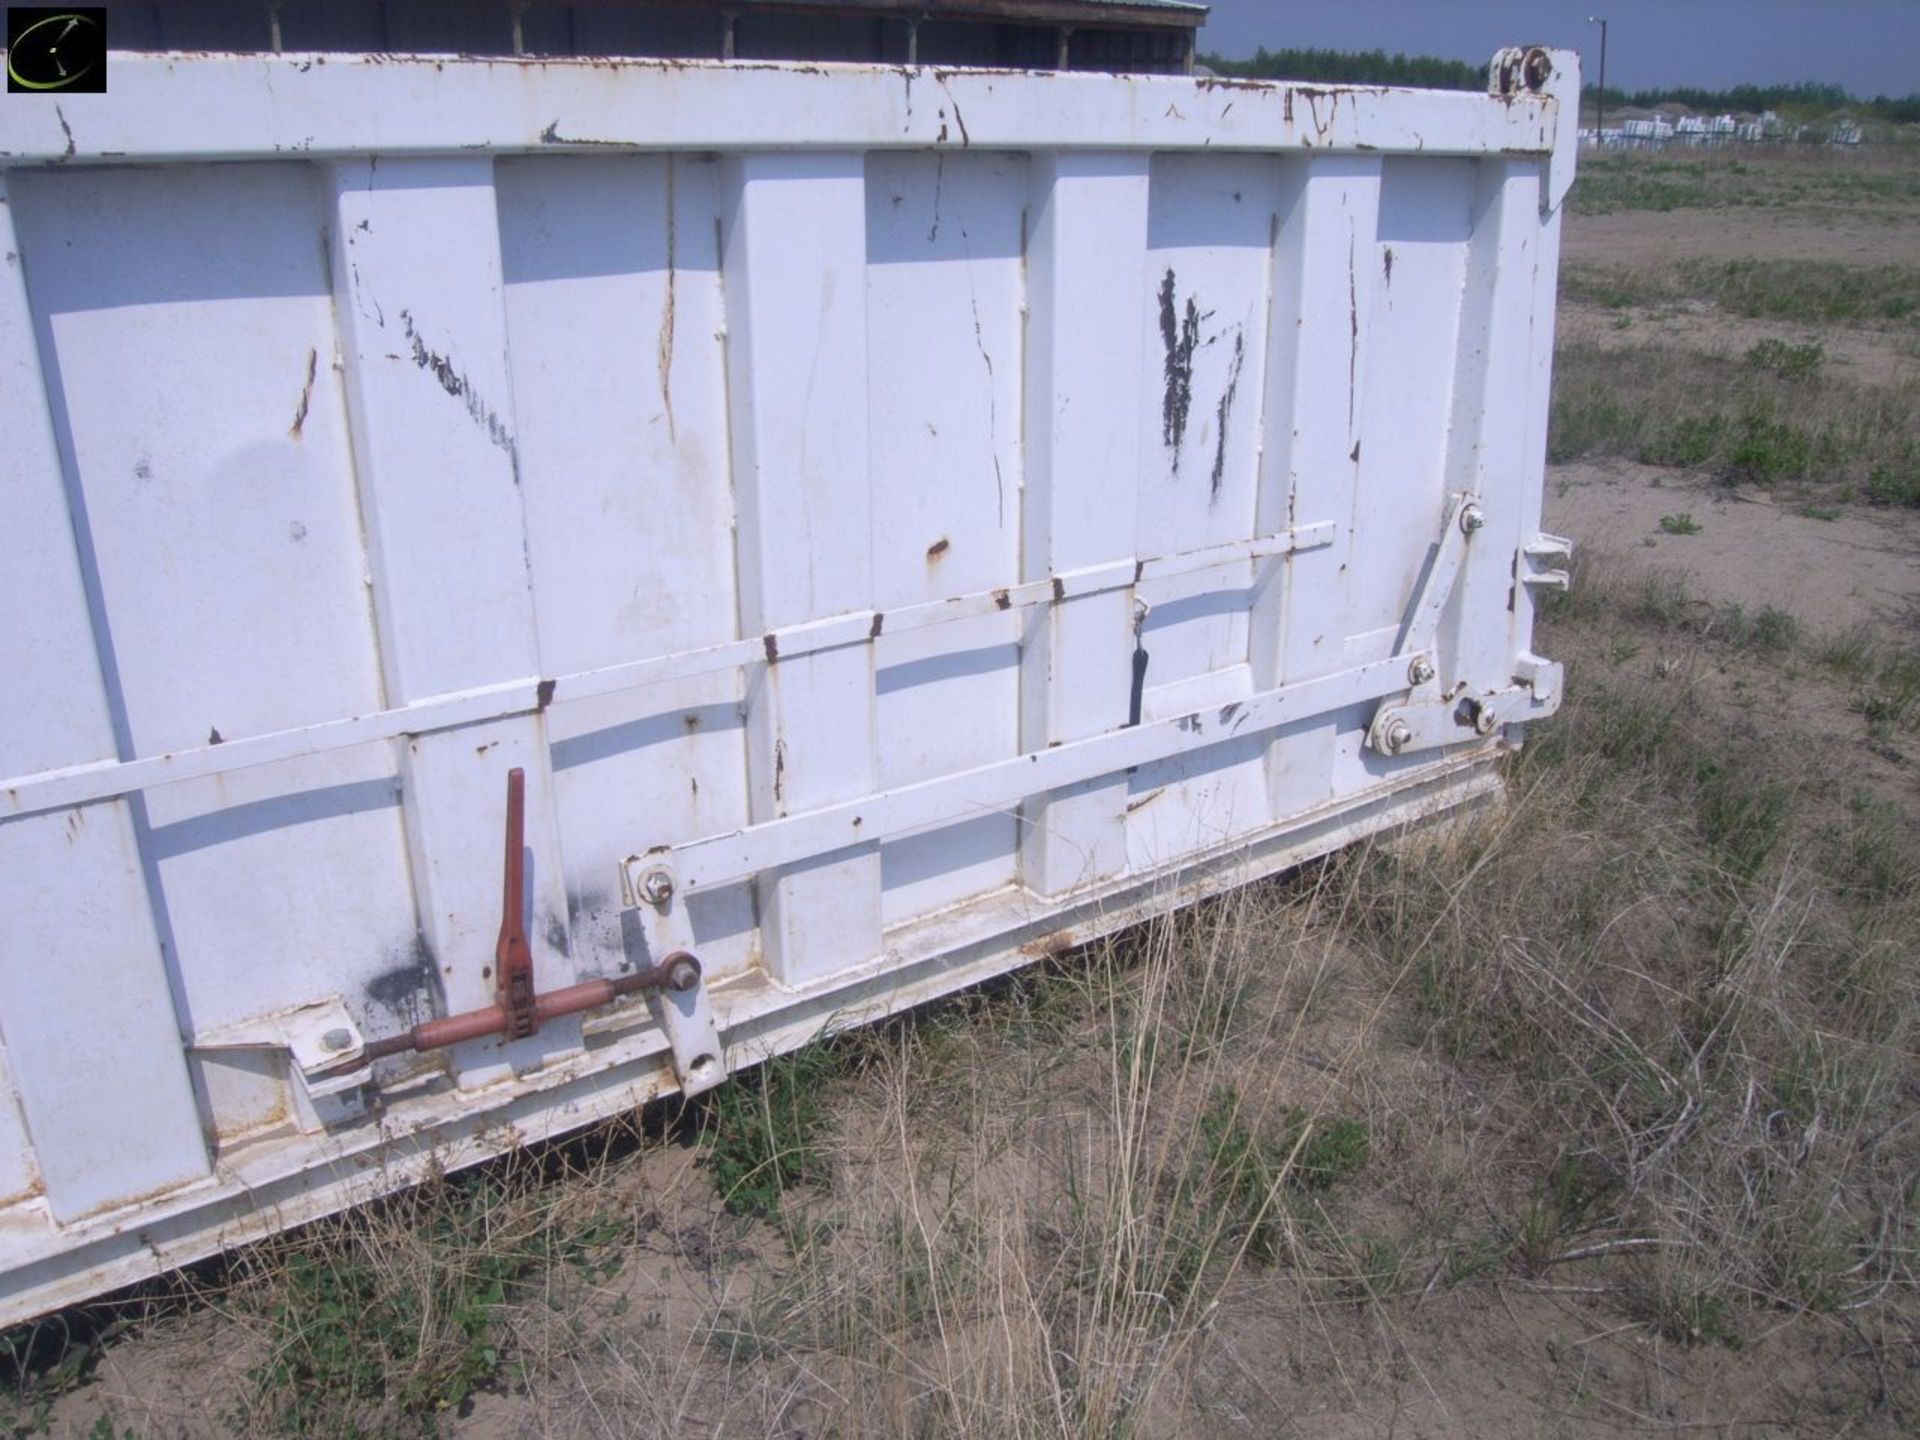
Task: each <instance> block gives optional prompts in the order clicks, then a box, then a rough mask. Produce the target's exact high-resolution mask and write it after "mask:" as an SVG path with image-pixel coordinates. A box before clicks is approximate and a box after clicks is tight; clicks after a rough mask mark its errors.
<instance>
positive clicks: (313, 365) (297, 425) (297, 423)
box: [287, 345, 320, 440]
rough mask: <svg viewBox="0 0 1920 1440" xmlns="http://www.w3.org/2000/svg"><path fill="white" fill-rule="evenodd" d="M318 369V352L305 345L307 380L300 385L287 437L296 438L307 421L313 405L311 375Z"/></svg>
mask: <svg viewBox="0 0 1920 1440" xmlns="http://www.w3.org/2000/svg"><path fill="white" fill-rule="evenodd" d="M319 369H320V352H319V350H317V349H316V348H314V347H313V346H311V345H309V346H308V347H307V380H306V383H305V384H304V385H302V386H301V387H300V400H299V403H298V404H296V405H295V406H294V407H293V424H291V425H289V426H288V427H287V435H288V438H290V439H293V440H298V439H299V438H300V431H301V429H302V428H303V427H304V426H305V425H306V423H307V411H308V410H309V409H310V408H311V407H312V405H313V377H314V376H315V375H316V374H317V373H318V372H319Z"/></svg>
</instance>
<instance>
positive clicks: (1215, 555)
mask: <svg viewBox="0 0 1920 1440" xmlns="http://www.w3.org/2000/svg"><path fill="white" fill-rule="evenodd" d="M1333 533H1334V522H1333V521H1331V520H1325V521H1320V522H1318V523H1316V524H1312V525H1303V526H1299V527H1296V528H1295V529H1292V530H1283V531H1277V532H1275V533H1274V534H1271V535H1261V536H1257V537H1255V538H1254V539H1252V540H1239V541H1234V542H1232V543H1230V544H1226V545H1210V546H1206V547H1204V548H1202V549H1198V550H1189V551H1185V552H1183V553H1180V554H1175V555H1161V556H1155V557H1153V558H1151V559H1146V560H1133V559H1127V560H1117V561H1112V562H1109V563H1107V564H1104V565H1093V566H1088V567H1086V568H1084V569H1080V570H1069V571H1063V572H1061V573H1060V574H1058V575H1052V576H1048V577H1047V578H1046V579H1044V580H1032V581H1028V582H1026V583H1024V584H1020V585H1011V586H1007V587H1005V588H1004V589H999V590H982V591H978V592H976V593H974V594H971V595H960V596H956V597H955V598H953V599H951V600H933V601H928V602H927V603H925V604H921V605H909V606H906V607H904V608H902V609H899V610H894V611H891V612H886V611H878V610H858V611H854V612H852V613H851V614H847V615H836V616H831V617H829V618H827V619H824V620H809V621H806V622H804V623H802V624H799V625H791V626H788V627H786V628H785V629H781V630H769V631H768V632H767V633H766V634H764V635H756V636H754V637H753V638H752V639H748V640H728V641H725V642H724V643H722V644H719V645H709V646H705V647H704V648H701V649H698V650H685V651H681V652H680V653H679V654H675V655H661V656H655V657H652V658H649V659H646V660H633V661H628V662H625V663H623V664H619V665H609V666H606V667H604V668H603V669H598V670H581V671H577V672H575V673H574V674H571V675H561V676H559V677H557V678H555V679H552V680H542V679H539V678H538V677H535V676H528V677H527V678H525V679H522V680H509V681H505V682H503V683H501V684H498V685H487V686H482V687H481V688H479V689H476V690H461V691H456V692H452V693H450V694H445V695H435V696H430V697H428V698H427V699H424V700H417V701H415V702H414V703H413V704H411V705H402V706H400V707H398V708H396V709H392V710H377V711H373V712H371V713H369V714H366V715H355V716H351V717H349V718H347V719H344V720H324V721H321V722H320V723H319V724H316V725H306V726H302V727H299V728H297V729H292V730H275V731H272V732H270V733H268V734H265V735H248V736H242V737H240V738H237V739H233V740H226V741H222V742H221V743H220V744H218V745H201V746H196V747H194V748H193V749H189V750H174V751H170V752H168V753H166V754H164V755H150V756H145V757H142V758H139V759H134V760H95V761H92V762H89V763H88V764H85V765H72V766H67V767H65V768H62V769H58V770H42V771H39V772H37V773H35V774H31V775H21V776H17V777H15V778H13V779H11V780H0V819H19V818H21V817H23V816H27V815H36V814H39V813H41V812H43V811H47V810H59V809H64V808H66V807H68V806H72V805H86V804H89V803H91V802H93V801H96V800H107V799H111V798H113V797H114V796H116V795H126V794H129V793H131V792H133V791H135V790H146V789H150V788H152V787H153V786H156V785H171V784H174V783H175V782H177V781H181V780H197V779H200V778H202V777H204V776H207V775H225V774H229V773H231V772H233V771H235V770H245V769H248V768H250V767H252V766H255V765H271V764H273V763H274V762H276V761H280V760H294V759H299V758H301V757H303V756H307V755H322V754H326V753H329V752H331V751H335V750H344V749H346V748H348V747H349V746H353V745H365V744H370V743H372V742H374V741H378V740H397V739H399V738H401V737H402V736H407V735H424V734H427V733H429V732H431V731H434V730H452V729H455V728H457V727H459V726H462V725H477V724H480V723H482V722H484V721H488V720H504V719H506V718H507V717H509V716H513V715H525V714H529V713H531V712H533V711H535V710H543V709H545V708H546V707H547V706H549V705H551V704H554V703H556V702H557V701H561V700H586V699H592V698H595V697H597V696H603V695H614V694H618V693H620V692H621V691H624V690H637V689H641V688H643V687H645V686H649V685H659V684H664V683H665V682H667V681H671V680H685V679H688V678H691V677H692V676H695V675H705V674H711V673H712V672H713V671H716V670H731V669H735V668H738V667H739V666H742V665H753V664H762V663H768V662H778V661H780V660H783V659H788V658H791V657H793V656H798V655H811V654H816V653H818V652H819V651H822V650H832V649H836V648H838V647H840V646H843V645H856V644H864V643H867V642H869V641H871V640H873V639H874V638H876V637H877V636H879V635H880V634H881V632H882V630H885V631H886V632H888V633H894V634H897V633H899V632H901V631H905V630H919V629H924V628H926V627H927V626H930V625H943V624H946V623H948V622H950V621H954V620H964V619H967V618H969V617H970V616H974V615H991V614H993V613H994V612H996V611H1002V610H1024V609H1027V608H1029V607H1031V606H1035V605H1041V604H1047V603H1050V602H1053V601H1059V600H1071V599H1075V598H1077V597H1078V596H1082V595H1097V594H1100V593H1102V592H1103V591H1108V590H1121V589H1125V588H1127V587H1128V586H1131V585H1133V584H1135V583H1136V582H1137V581H1139V580H1142V579H1155V578H1158V577H1162V576H1167V575H1181V574H1188V573H1191V572H1193V571H1195V570H1204V569H1208V568H1211V567H1213V566H1216V565H1228V564H1232V563H1234V562H1235V561H1239V560H1252V559H1261V558H1265V557H1267V556H1271V555H1284V554H1287V553H1289V552H1292V551H1296V550H1312V549H1316V548H1318V547H1320V546H1323V545H1330V544H1332V543H1333Z"/></svg>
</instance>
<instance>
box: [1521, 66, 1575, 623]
mask: <svg viewBox="0 0 1920 1440" xmlns="http://www.w3.org/2000/svg"><path fill="white" fill-rule="evenodd" d="M1561 103H1562V104H1563V105H1564V104H1566V103H1567V102H1566V101H1564V100H1563V101H1561ZM1569 161H1571V156H1569ZM1544 171H1545V165H1544V162H1543V163H1542V164H1541V167H1540V169H1539V170H1538V171H1536V172H1535V173H1536V181H1535V183H1536V184H1542V183H1544ZM1565 213H1566V207H1565V206H1564V205H1562V206H1561V207H1559V208H1557V209H1555V210H1554V211H1552V212H1551V213H1550V214H1546V215H1542V216H1541V217H1540V220H1539V229H1538V230H1537V231H1536V232H1535V241H1534V251H1533V266H1532V271H1531V274H1530V275H1529V277H1528V278H1529V279H1530V281H1531V282H1532V287H1533V288H1532V292H1531V293H1530V294H1528V295H1525V296H1517V297H1516V300H1515V303H1518V304H1525V305H1526V306H1527V321H1528V326H1527V337H1528V340H1529V342H1530V353H1529V355H1528V356H1527V383H1526V410H1525V415H1526V422H1525V423H1526V440H1525V442H1524V443H1523V444H1522V446H1521V447H1520V453H1519V455H1518V457H1516V462H1515V463H1516V465H1517V469H1516V471H1515V474H1514V477H1513V478H1514V483H1515V484H1516V485H1518V486H1519V505H1518V521H1519V529H1520V535H1521V537H1522V540H1523V541H1525V540H1530V539H1532V538H1533V536H1534V535H1536V534H1538V533H1539V530H1540V525H1541V513H1540V512H1541V506H1542V504H1543V503H1544V501H1545V497H1546V486H1545V483H1544V482H1545V477H1546V464H1547V417H1548V415H1549V414H1550V413H1551V412H1552V405H1553V334H1554V308H1555V305H1556V303H1557V301H1558V298H1559V293H1560V291H1559V285H1560V219H1561V216H1563V215H1564V214H1565ZM1533 620H1534V602H1533V591H1532V590H1530V589H1529V588H1528V587H1527V586H1525V585H1515V586H1514V587H1513V648H1514V651H1515V653H1516V654H1517V653H1519V652H1520V651H1523V650H1531V649H1532V648H1533Z"/></svg>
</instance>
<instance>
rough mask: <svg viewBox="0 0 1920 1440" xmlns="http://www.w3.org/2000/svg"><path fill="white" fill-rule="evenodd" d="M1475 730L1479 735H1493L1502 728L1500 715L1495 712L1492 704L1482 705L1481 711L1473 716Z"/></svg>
mask: <svg viewBox="0 0 1920 1440" xmlns="http://www.w3.org/2000/svg"><path fill="white" fill-rule="evenodd" d="M1473 728H1474V732H1475V733H1476V734H1479V735H1491V734H1492V733H1493V732H1494V731H1495V730H1497V729H1499V728H1500V717H1499V716H1498V715H1496V714H1494V713H1493V709H1492V707H1491V706H1488V705H1482V706H1481V707H1480V713H1479V714H1477V715H1475V716H1474V717H1473Z"/></svg>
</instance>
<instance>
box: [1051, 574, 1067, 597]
mask: <svg viewBox="0 0 1920 1440" xmlns="http://www.w3.org/2000/svg"><path fill="white" fill-rule="evenodd" d="M1053 598H1054V600H1055V601H1056V602H1058V601H1061V600H1064V599H1066V598H1067V582H1066V581H1064V580H1062V579H1061V578H1060V577H1059V576H1058V575H1056V576H1054V577H1053Z"/></svg>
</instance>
